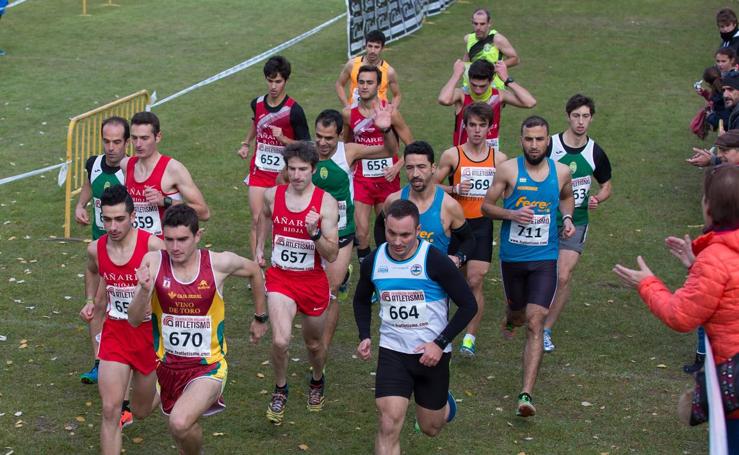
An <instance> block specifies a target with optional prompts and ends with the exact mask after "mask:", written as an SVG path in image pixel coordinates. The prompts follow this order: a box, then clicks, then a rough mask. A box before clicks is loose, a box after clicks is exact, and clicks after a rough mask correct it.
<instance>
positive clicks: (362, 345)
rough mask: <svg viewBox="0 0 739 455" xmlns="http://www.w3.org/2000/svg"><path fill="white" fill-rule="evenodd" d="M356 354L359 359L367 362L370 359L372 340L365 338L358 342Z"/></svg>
mask: <svg viewBox="0 0 739 455" xmlns="http://www.w3.org/2000/svg"><path fill="white" fill-rule="evenodd" d="M357 354H358V355H359V358H360V359H362V360H369V359H370V357H372V340H371V339H369V338H365V339H364V340H362V341H360V342H359V346H357Z"/></svg>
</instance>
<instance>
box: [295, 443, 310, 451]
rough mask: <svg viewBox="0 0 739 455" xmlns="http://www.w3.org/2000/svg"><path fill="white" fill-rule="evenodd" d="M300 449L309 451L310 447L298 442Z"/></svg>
mask: <svg viewBox="0 0 739 455" xmlns="http://www.w3.org/2000/svg"><path fill="white" fill-rule="evenodd" d="M298 449H300V450H302V451H303V452H307V451H308V450H309V449H310V447H308V446H307V445H306V444H298Z"/></svg>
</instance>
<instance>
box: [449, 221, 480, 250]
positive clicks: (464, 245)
mask: <svg viewBox="0 0 739 455" xmlns="http://www.w3.org/2000/svg"><path fill="white" fill-rule="evenodd" d="M452 237H456V239H457V241H458V242H459V249H458V250H457V251H458V252H460V253H462V254H464V255H465V257H469V256H471V255H472V252H473V250H474V249H475V233H474V232H473V231H472V227H471V226H470V223H468V222H467V220H465V221H464V224H463V225H461V226H460V227H458V228H457V229H452ZM457 251H455V252H454V253H456V252H457ZM449 253H452V252H451V251H450V252H449Z"/></svg>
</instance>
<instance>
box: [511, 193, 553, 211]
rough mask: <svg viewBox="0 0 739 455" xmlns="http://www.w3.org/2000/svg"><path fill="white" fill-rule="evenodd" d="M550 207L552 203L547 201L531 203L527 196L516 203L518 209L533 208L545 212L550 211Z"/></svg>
mask: <svg viewBox="0 0 739 455" xmlns="http://www.w3.org/2000/svg"><path fill="white" fill-rule="evenodd" d="M550 205H551V202H546V201H529V199H528V198H527V197H526V196H521V197H520V198H518V200H517V201H516V207H532V208H535V209H539V210H541V211H544V212H548V211H549V206H550Z"/></svg>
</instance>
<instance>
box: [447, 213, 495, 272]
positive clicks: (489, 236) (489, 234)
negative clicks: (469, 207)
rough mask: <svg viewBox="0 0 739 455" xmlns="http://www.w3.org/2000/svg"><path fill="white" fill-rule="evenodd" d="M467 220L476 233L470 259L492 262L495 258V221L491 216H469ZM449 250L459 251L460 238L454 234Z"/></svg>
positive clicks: (468, 258) (468, 257)
mask: <svg viewBox="0 0 739 455" xmlns="http://www.w3.org/2000/svg"><path fill="white" fill-rule="evenodd" d="M467 222H468V223H469V224H470V228H472V232H473V233H474V234H475V248H474V249H473V250H472V253H470V255H469V256H467V260H468V261H482V262H490V261H491V260H492V259H493V221H492V220H491V219H490V218H486V217H481V218H467ZM449 251H459V240H458V239H457V238H456V237H454V236H452V239H451V241H450V242H449Z"/></svg>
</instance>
